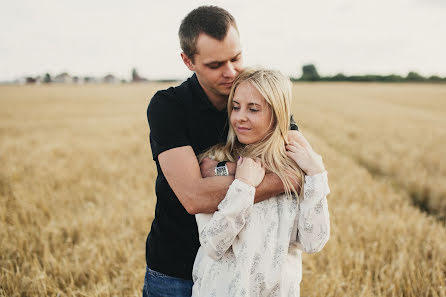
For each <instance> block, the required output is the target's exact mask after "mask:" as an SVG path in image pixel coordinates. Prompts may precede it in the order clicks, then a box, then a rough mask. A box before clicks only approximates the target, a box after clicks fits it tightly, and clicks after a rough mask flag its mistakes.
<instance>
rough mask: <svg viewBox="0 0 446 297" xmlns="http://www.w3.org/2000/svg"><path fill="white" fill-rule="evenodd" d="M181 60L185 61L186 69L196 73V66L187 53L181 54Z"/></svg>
mask: <svg viewBox="0 0 446 297" xmlns="http://www.w3.org/2000/svg"><path fill="white" fill-rule="evenodd" d="M181 59H183V63H184V65H186V67H187V68H189V70H190V71H195V67H194V64H193V63H192V61H191V60H190V59H189V57H188V56H187V55H186V54H185V53H181Z"/></svg>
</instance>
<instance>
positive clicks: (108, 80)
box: [102, 74, 120, 84]
mask: <svg viewBox="0 0 446 297" xmlns="http://www.w3.org/2000/svg"><path fill="white" fill-rule="evenodd" d="M102 81H103V82H104V83H106V84H117V83H119V82H120V80H119V79H118V78H116V77H115V76H114V75H113V74H107V75H106V76H104V78H103V79H102Z"/></svg>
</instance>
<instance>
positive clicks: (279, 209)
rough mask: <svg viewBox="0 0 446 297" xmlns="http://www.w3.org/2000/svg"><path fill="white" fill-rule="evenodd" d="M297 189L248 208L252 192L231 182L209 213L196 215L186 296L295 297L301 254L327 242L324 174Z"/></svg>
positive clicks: (326, 181) (327, 226) (327, 225)
mask: <svg viewBox="0 0 446 297" xmlns="http://www.w3.org/2000/svg"><path fill="white" fill-rule="evenodd" d="M303 189H304V190H303V195H301V197H300V199H299V198H297V197H295V196H286V195H285V194H283V195H279V196H276V197H272V198H270V199H267V200H264V201H262V202H259V203H256V204H254V194H255V188H254V187H252V186H250V185H247V184H245V183H243V182H241V181H239V180H237V179H236V180H234V182H233V183H232V184H231V186H230V187H229V190H228V192H227V194H226V197H225V199H223V200H222V201H221V203H220V204H219V206H218V210H217V211H216V212H215V213H213V214H197V215H196V216H195V218H196V220H197V225H198V229H199V236H200V243H201V247H200V249H199V250H198V253H197V256H196V258H195V263H194V268H193V273H192V277H193V280H194V286H193V292H192V296H216V297H217V296H225V297H227V296H293V297H295V296H299V295H300V292H299V290H300V288H299V286H300V280H301V278H302V259H301V253H302V251H305V252H308V253H314V252H318V251H320V250H321V249H322V248H323V247H324V245H325V244H326V242H327V241H328V239H329V236H330V221H329V213H328V206H327V199H326V195H328V193H329V192H330V189H329V187H328V179H327V172H323V173H320V174H317V175H314V176H305V183H304V188H303Z"/></svg>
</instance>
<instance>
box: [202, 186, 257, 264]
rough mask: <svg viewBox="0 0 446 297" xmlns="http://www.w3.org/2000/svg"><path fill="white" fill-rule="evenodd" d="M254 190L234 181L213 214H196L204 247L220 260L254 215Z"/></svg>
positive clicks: (208, 252)
mask: <svg viewBox="0 0 446 297" xmlns="http://www.w3.org/2000/svg"><path fill="white" fill-rule="evenodd" d="M254 194H255V188H254V187H252V186H250V185H248V184H246V183H244V182H242V181H240V180H238V179H235V180H234V181H233V182H232V184H231V186H230V187H229V189H228V192H227V193H226V197H225V198H224V199H223V200H222V201H221V202H220V204H219V205H218V209H217V211H216V212H214V213H213V214H196V215H195V219H196V220H197V225H198V232H199V236H200V243H201V246H202V247H203V248H204V250H205V251H206V253H207V254H208V255H209V256H210V257H211V258H213V259H219V258H221V257H222V256H223V254H224V253H225V252H226V251H227V250H228V248H229V247H230V246H231V245H232V243H233V241H234V239H235V237H236V236H237V234H238V233H239V232H240V230H242V228H243V226H244V225H245V222H246V217H247V216H248V215H249V213H250V212H251V211H252V206H253V204H254Z"/></svg>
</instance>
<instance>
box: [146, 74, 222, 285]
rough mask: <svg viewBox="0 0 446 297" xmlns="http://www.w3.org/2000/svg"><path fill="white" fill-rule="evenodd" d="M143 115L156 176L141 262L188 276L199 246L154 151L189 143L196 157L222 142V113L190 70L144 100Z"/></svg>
mask: <svg viewBox="0 0 446 297" xmlns="http://www.w3.org/2000/svg"><path fill="white" fill-rule="evenodd" d="M147 118H148V121H149V126H150V145H151V148H152V154H153V160H154V161H155V163H156V167H157V170H158V176H157V178H156V184H155V192H156V197H157V201H156V207H155V218H154V220H153V222H152V227H151V230H150V233H149V235H148V237H147V242H146V262H147V265H148V267H149V268H151V269H153V270H156V271H158V272H161V273H164V274H167V275H170V276H174V277H179V278H183V279H189V280H191V279H192V267H193V263H194V260H195V255H196V254H197V251H198V248H199V247H200V242H199V238H198V228H197V223H196V221H195V216H193V215H190V214H189V213H188V212H187V211H186V209H185V208H184V207H183V205H182V204H181V203H180V201H179V200H178V198H177V196H176V195H175V194H174V192H173V191H172V189H171V188H170V186H169V184H168V183H167V180H166V178H165V177H164V174H163V172H162V170H161V168H160V165H159V162H158V155H159V154H160V153H162V152H164V151H167V150H169V149H172V148H175V147H181V146H191V147H192V149H193V150H194V152H195V154H196V155H198V154H200V153H202V152H204V151H205V150H206V149H208V148H210V147H211V146H213V145H215V144H217V143H221V142H226V138H227V134H228V115H227V111H226V109H224V110H222V111H219V110H217V109H216V108H215V107H214V105H212V103H211V102H210V101H209V99H208V98H207V96H206V94H205V93H204V91H203V89H202V88H201V86H200V84H199V83H198V80H197V77H196V75H195V74H194V75H193V76H192V77H190V78H189V79H188V80H187V81H185V82H183V83H182V84H181V85H180V86H177V87H171V88H169V89H167V90H162V91H158V92H157V93H156V94H155V95H154V96H153V98H152V100H151V101H150V104H149V107H148V109H147ZM181 174H188V173H187V172H182V173H181Z"/></svg>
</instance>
